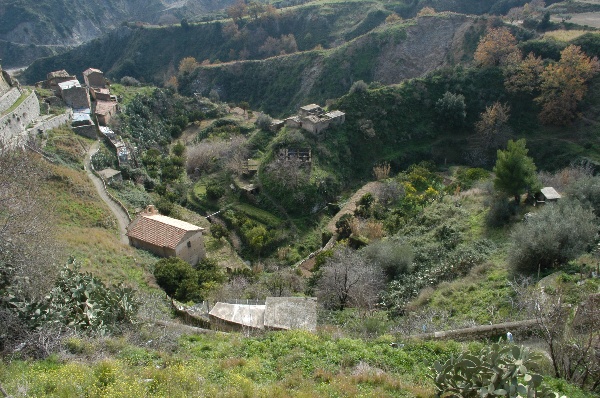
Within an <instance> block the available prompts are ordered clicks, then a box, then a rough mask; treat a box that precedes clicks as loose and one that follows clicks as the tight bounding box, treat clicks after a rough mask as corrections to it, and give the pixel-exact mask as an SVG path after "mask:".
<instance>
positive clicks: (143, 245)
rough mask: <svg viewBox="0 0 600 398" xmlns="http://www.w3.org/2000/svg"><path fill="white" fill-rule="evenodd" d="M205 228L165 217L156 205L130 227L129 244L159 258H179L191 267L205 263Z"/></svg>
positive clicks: (128, 228) (149, 208)
mask: <svg viewBox="0 0 600 398" xmlns="http://www.w3.org/2000/svg"><path fill="white" fill-rule="evenodd" d="M203 230H204V228H201V227H198V226H197V225H193V224H190V223H187V222H185V221H181V220H177V219H175V218H171V217H167V216H163V215H161V214H159V213H158V210H156V208H155V207H154V206H148V208H147V209H146V210H145V211H143V212H142V213H140V214H139V215H138V216H137V217H136V218H135V219H134V220H133V221H132V222H131V224H129V226H128V227H127V236H128V237H129V244H130V245H131V246H133V247H136V248H138V249H144V250H147V251H149V252H152V253H154V254H156V255H157V256H160V257H179V258H181V259H182V260H185V261H187V262H188V263H190V264H191V265H196V264H198V262H199V261H200V260H202V259H203V258H204V257H205V255H206V252H205V250H204V238H203V236H202V231H203Z"/></svg>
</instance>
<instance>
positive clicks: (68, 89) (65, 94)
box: [58, 80, 91, 109]
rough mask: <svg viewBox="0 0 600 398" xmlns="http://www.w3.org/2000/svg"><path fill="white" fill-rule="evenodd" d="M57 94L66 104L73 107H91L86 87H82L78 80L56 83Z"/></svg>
mask: <svg viewBox="0 0 600 398" xmlns="http://www.w3.org/2000/svg"><path fill="white" fill-rule="evenodd" d="M58 94H59V96H60V97H61V98H62V99H63V101H65V104H67V106H69V107H71V108H73V109H89V108H91V103H90V95H89V92H88V89H87V87H82V86H81V83H79V80H68V81H66V82H62V83H59V84H58Z"/></svg>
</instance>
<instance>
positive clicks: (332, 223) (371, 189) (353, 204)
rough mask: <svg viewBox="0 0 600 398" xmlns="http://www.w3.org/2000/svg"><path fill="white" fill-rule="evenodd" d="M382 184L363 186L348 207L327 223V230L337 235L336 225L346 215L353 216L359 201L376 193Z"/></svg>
mask: <svg viewBox="0 0 600 398" xmlns="http://www.w3.org/2000/svg"><path fill="white" fill-rule="evenodd" d="M379 184H381V183H380V182H379V181H371V182H368V183H366V184H365V185H363V186H362V188H360V189H359V190H358V191H356V192H355V193H354V195H352V197H351V198H350V199H348V202H346V205H345V206H344V207H342V209H341V210H340V211H338V212H337V214H336V215H335V216H333V218H332V219H331V220H330V221H329V223H327V230H328V231H329V232H331V233H335V223H336V222H337V221H338V220H339V219H340V218H341V217H342V216H343V215H344V214H353V213H354V210H356V202H358V201H359V199H360V198H362V197H363V195H365V194H366V193H369V192H370V193H374V192H375V188H376V187H378V186H379Z"/></svg>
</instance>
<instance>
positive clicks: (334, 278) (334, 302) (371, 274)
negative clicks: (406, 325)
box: [316, 247, 385, 310]
mask: <svg viewBox="0 0 600 398" xmlns="http://www.w3.org/2000/svg"><path fill="white" fill-rule="evenodd" d="M321 272H322V274H321V276H320V278H319V280H318V282H317V288H316V294H317V297H318V298H319V301H320V302H321V303H323V305H324V306H325V307H326V308H331V309H340V310H341V309H344V308H346V307H359V308H363V309H372V308H373V307H375V305H376V304H377V299H378V296H379V293H380V291H381V289H382V288H383V285H384V283H385V277H384V275H383V271H382V270H381V268H380V267H377V266H376V265H373V264H369V263H368V262H367V261H366V259H365V258H364V257H363V256H362V255H361V254H360V253H358V252H356V251H354V250H352V249H350V248H347V247H345V248H341V249H338V250H337V251H336V252H335V253H334V255H333V257H331V258H330V259H329V260H328V261H327V263H326V264H325V265H324V266H323V268H322V269H321Z"/></svg>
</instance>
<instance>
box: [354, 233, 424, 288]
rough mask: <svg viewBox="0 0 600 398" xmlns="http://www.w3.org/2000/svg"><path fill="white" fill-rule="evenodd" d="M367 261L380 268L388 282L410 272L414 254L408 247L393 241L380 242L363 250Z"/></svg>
mask: <svg viewBox="0 0 600 398" xmlns="http://www.w3.org/2000/svg"><path fill="white" fill-rule="evenodd" d="M363 252H364V254H365V256H366V257H367V259H368V260H369V261H370V262H373V263H374V264H377V265H378V266H380V267H381V268H382V269H383V270H384V272H385V274H386V276H387V278H388V279H389V280H394V279H397V278H398V277H399V276H400V275H402V274H406V273H408V272H410V271H412V266H413V259H414V253H413V250H412V248H411V247H410V246H408V245H406V244H401V243H399V242H396V241H394V240H382V241H379V242H375V243H372V244H370V245H368V246H367V247H365V248H364V249H363Z"/></svg>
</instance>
